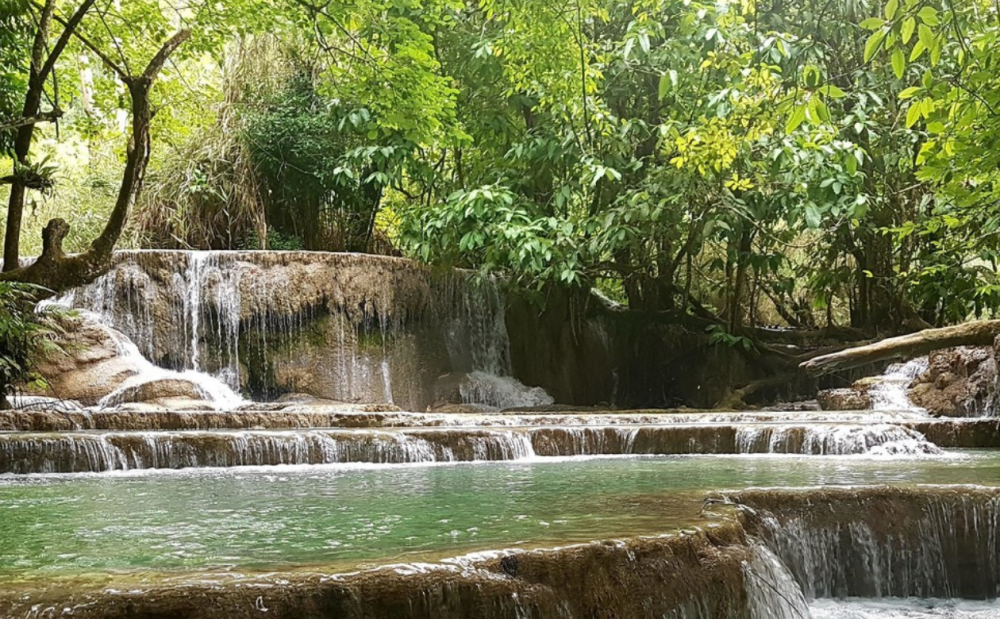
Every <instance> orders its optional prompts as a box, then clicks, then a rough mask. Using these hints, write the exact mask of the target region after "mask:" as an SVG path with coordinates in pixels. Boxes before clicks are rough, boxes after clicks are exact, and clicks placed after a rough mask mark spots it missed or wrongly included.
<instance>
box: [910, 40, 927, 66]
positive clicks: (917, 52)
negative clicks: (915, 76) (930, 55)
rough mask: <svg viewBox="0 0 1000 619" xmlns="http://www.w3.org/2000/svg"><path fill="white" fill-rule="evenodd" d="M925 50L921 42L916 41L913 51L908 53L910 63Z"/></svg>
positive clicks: (925, 47)
mask: <svg viewBox="0 0 1000 619" xmlns="http://www.w3.org/2000/svg"><path fill="white" fill-rule="evenodd" d="M926 50H927V46H926V45H924V42H923V41H917V43H916V45H914V46H913V51H912V52H910V62H915V61H916V60H917V58H920V55H921V54H923V53H924V51H926Z"/></svg>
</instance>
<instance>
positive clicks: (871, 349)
mask: <svg viewBox="0 0 1000 619" xmlns="http://www.w3.org/2000/svg"><path fill="white" fill-rule="evenodd" d="M997 335H1000V320H981V321H977V322H968V323H965V324H961V325H955V326H953V327H942V328H940V329H925V330H923V331H917V332H916V333H910V334H909V335H901V336H899V337H891V338H888V339H885V340H881V341H878V342H874V343H872V344H867V345H865V346H858V347H857V348H848V349H847V350H842V351H840V352H835V353H832V354H829V355H823V356H821V357H816V358H814V359H810V360H809V361H806V362H805V363H802V364H801V366H800V367H801V368H803V369H804V370H807V371H809V372H811V373H813V374H828V373H830V372H836V371H838V370H847V369H850V368H856V367H861V366H863V365H868V364H870V363H877V362H879V361H888V360H899V361H902V360H906V359H912V358H914V357H919V356H921V355H926V354H927V353H929V352H933V351H935V350H940V349H942V348H953V347H955V346H990V345H992V344H993V340H994V339H995V338H996V337H997Z"/></svg>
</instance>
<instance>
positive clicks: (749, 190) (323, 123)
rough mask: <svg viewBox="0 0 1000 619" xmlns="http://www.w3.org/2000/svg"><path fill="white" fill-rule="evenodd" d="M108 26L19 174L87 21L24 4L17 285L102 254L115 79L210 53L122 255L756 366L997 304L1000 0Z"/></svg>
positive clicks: (193, 78)
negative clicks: (227, 259) (359, 276)
mask: <svg viewBox="0 0 1000 619" xmlns="http://www.w3.org/2000/svg"><path fill="white" fill-rule="evenodd" d="M83 4H86V3H83ZM89 4H90V5H91V6H90V7H88V10H87V11H85V12H84V13H83V14H82V18H81V21H80V22H79V26H78V27H77V28H76V30H75V31H74V32H73V36H69V35H67V37H66V41H65V50H64V51H63V52H62V53H61V55H60V56H59V58H58V61H57V62H56V63H55V64H54V67H53V70H52V71H51V74H50V75H49V76H48V77H47V78H46V80H45V84H44V88H43V90H44V96H43V98H42V101H41V105H40V109H41V110H42V112H41V115H42V116H45V118H39V119H38V122H37V124H35V125H34V127H35V131H34V140H33V142H32V143H31V148H30V153H29V155H28V156H26V157H23V158H21V159H20V160H19V159H18V157H17V155H16V153H15V141H16V136H17V131H18V129H19V128H20V126H23V119H22V105H23V102H24V97H25V92H26V91H28V90H29V87H30V85H31V80H32V79H33V78H32V75H33V72H32V66H31V58H32V56H31V53H30V50H31V49H32V45H33V43H32V41H35V42H36V43H37V41H38V38H37V37H36V33H37V29H38V24H39V19H40V16H42V15H43V14H44V12H45V9H46V7H48V8H50V9H51V11H50V14H51V16H52V20H53V21H52V32H51V36H48V37H47V38H46V37H43V39H42V43H43V44H44V45H47V46H49V49H51V46H52V45H54V44H56V42H57V41H58V40H61V39H60V38H59V28H58V27H57V26H58V25H59V24H61V25H62V27H64V28H66V27H67V26H66V24H67V23H68V22H69V20H71V18H72V17H73V16H74V15H75V14H76V13H77V12H78V11H79V8H80V5H81V3H80V2H66V1H63V0H58V1H56V0H46V2H44V3H42V2H41V1H39V2H31V1H28V0H0V152H2V153H4V155H3V156H0V177H3V184H0V198H2V199H3V203H4V204H6V203H7V202H8V199H9V197H10V189H11V188H16V187H19V186H20V187H21V189H23V190H24V191H25V192H26V207H27V208H26V211H25V214H24V220H23V223H22V224H21V226H22V228H21V230H20V247H19V254H20V255H21V256H27V255H35V254H38V253H39V252H40V251H41V249H42V247H41V238H42V237H41V234H40V230H41V228H42V227H43V226H44V225H45V223H46V222H47V221H49V219H51V218H53V217H62V218H64V219H66V220H67V221H68V222H69V223H70V224H71V229H70V231H69V235H68V237H67V239H66V248H67V249H68V250H82V249H84V248H85V247H86V244H87V243H88V242H90V240H91V239H93V238H95V237H96V236H97V235H98V234H99V233H100V231H101V229H102V228H103V227H104V226H105V222H106V221H107V220H108V218H109V216H110V215H111V213H112V209H113V207H114V205H115V196H116V194H117V193H118V191H119V184H120V182H121V176H122V172H121V170H122V166H123V165H124V164H125V162H126V158H127V149H126V146H127V144H128V143H129V132H130V114H131V113H132V112H131V108H130V102H129V92H128V89H127V88H126V85H125V83H123V79H122V74H123V73H125V72H124V71H118V72H116V70H115V69H114V68H113V67H115V66H117V67H119V68H120V67H125V68H130V67H140V68H141V66H143V65H145V63H146V62H147V60H148V58H149V57H150V56H152V55H153V54H154V53H155V52H156V50H157V48H158V47H159V46H160V45H161V44H162V42H163V40H165V39H166V38H167V37H169V36H170V34H171V33H172V32H174V31H177V30H179V29H185V30H190V32H191V38H190V40H188V41H186V42H185V43H184V44H183V45H181V46H180V47H179V48H178V49H177V51H176V53H174V54H173V55H172V56H171V57H170V59H169V60H168V62H167V63H166V64H165V65H164V66H163V68H162V71H161V73H160V75H159V77H158V79H157V82H156V88H155V89H154V90H153V91H152V94H151V100H152V110H153V111H154V112H155V116H154V117H153V120H152V124H151V137H150V143H151V150H150V163H149V169H148V171H147V172H146V174H145V178H144V179H140V180H141V181H144V182H143V183H142V186H143V191H142V192H141V193H140V194H139V197H138V200H137V203H136V204H135V206H134V207H133V209H132V213H131V216H130V217H129V220H128V224H127V227H126V231H125V235H124V236H123V238H122V240H121V241H119V243H118V246H119V247H136V248H138V247H143V248H193V249H308V250H330V251H358V252H374V253H388V254H397V255H405V256H410V257H414V258H417V259H420V260H424V261H428V262H433V263H438V264H444V265H451V266H460V267H468V268H473V269H479V270H482V271H488V272H498V273H503V274H505V275H506V276H507V277H508V280H509V281H510V282H511V283H512V284H513V285H517V286H519V287H521V288H523V289H525V290H529V291H532V290H534V291H538V290H542V289H544V288H545V287H546V286H547V285H550V284H559V285H568V286H574V287H594V288H596V289H597V290H599V291H600V292H602V293H603V294H604V295H605V296H606V297H608V298H609V299H610V300H611V301H613V302H616V303H619V304H621V305H623V306H625V307H627V308H628V309H630V310H635V311H640V312H655V313H659V314H662V315H664V316H672V317H674V318H676V319H677V320H681V321H683V320H689V319H690V320H692V321H694V322H696V323H697V324H699V325H700V326H705V325H707V328H708V329H709V330H710V331H711V333H712V337H713V338H715V339H716V340H718V341H722V342H726V343H730V344H733V345H740V344H743V343H745V342H746V340H745V338H744V334H746V333H747V332H748V328H750V327H755V326H768V325H783V326H791V327H796V328H803V329H815V328H831V329H850V330H852V332H855V333H858V334H888V333H895V332H902V331H912V330H915V329H919V328H923V327H926V326H929V325H943V324H949V323H955V322H960V321H963V320H966V319H968V318H971V317H984V316H985V317H989V316H992V315H993V314H994V312H995V308H997V307H1000V281H998V276H997V274H998V271H997V260H998V251H1000V237H998V235H1000V209H998V208H997V201H998V198H1000V186H998V184H997V183H998V178H1000V42H998V33H1000V7H998V6H997V5H996V4H995V3H994V2H992V0H989V1H987V0H962V1H961V2H955V3H949V2H943V3H942V2H926V1H924V0H888V2H883V1H882V0H876V1H868V0H801V1H798V2H788V1H787V0H759V1H757V0H738V1H731V2H730V1H724V0H720V1H719V2H703V1H699V0H633V1H617V0H480V1H479V2H463V1H459V0H357V1H353V2H338V1H329V2H318V1H316V0H274V1H270V2H263V1H261V2H255V1H253V0H237V1H234V2H226V3H210V2H199V1H198V0H185V1H182V2H180V3H169V2H148V1H145V0H142V1H129V2H102V1H97V2H94V0H90V2H89ZM26 179H34V182H32V183H28V182H27V181H26ZM8 215H9V213H7V212H6V211H3V212H2V213H0V216H4V217H7V216H8ZM9 225H10V220H9V218H8V226H9ZM8 229H9V228H8ZM16 236H17V235H15V238H16ZM8 245H9V241H8ZM14 255H18V252H15V253H14Z"/></svg>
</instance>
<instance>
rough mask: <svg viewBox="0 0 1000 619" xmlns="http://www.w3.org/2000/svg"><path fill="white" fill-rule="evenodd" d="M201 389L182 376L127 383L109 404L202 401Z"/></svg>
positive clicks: (113, 396)
mask: <svg viewBox="0 0 1000 619" xmlns="http://www.w3.org/2000/svg"><path fill="white" fill-rule="evenodd" d="M203 395H204V394H203V393H202V392H201V390H200V389H199V388H198V386H197V385H195V384H194V383H193V382H191V381H187V380H184V379H181V378H162V379H157V380H150V381H147V382H143V383H139V384H136V385H126V386H124V387H122V388H121V389H119V391H118V392H117V393H115V394H113V395H112V396H111V398H110V401H109V402H108V404H110V405H115V404H126V403H129V402H150V403H165V404H169V403H170V401H171V400H180V401H182V402H188V403H191V402H201V403H202V404H204V399H205V398H204V397H203Z"/></svg>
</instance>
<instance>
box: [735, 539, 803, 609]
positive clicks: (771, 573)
mask: <svg viewBox="0 0 1000 619" xmlns="http://www.w3.org/2000/svg"><path fill="white" fill-rule="evenodd" d="M752 549H753V556H752V558H751V559H750V560H749V561H745V562H744V563H743V574H744V583H745V586H746V591H747V606H748V608H749V611H750V613H749V614H750V619H809V617H810V614H809V605H808V604H807V603H806V599H805V596H803V595H802V589H801V588H800V587H799V585H798V583H796V582H795V579H794V578H793V577H792V574H791V573H790V572H789V571H788V568H787V567H785V564H784V563H782V562H781V559H779V558H778V556H777V555H776V554H774V552H772V551H771V549H770V548H768V547H767V546H766V545H764V544H762V543H759V542H754V543H753V545H752Z"/></svg>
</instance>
